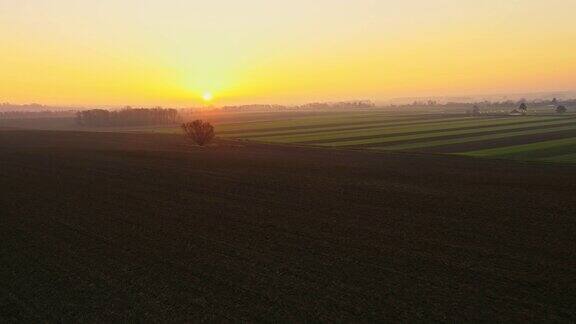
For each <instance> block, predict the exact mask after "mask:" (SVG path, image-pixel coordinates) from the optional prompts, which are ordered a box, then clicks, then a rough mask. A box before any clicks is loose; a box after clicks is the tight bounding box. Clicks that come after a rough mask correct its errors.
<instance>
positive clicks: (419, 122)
mask: <svg viewBox="0 0 576 324" xmlns="http://www.w3.org/2000/svg"><path fill="white" fill-rule="evenodd" d="M253 118H254V120H251V119H250V118H248V117H247V116H245V118H244V120H242V121H240V122H236V121H235V122H218V121H217V120H216V121H215V123H216V125H217V129H218V133H219V134H220V136H222V137H227V138H237V139H244V140H251V141H260V142H270V143H285V144H298V145H313V146H321V147H334V148H350V149H367V150H394V151H411V152H427V153H445V154H459V155H467V156H474V157H485V158H502V159H517V160H537V161H545V162H561V163H576V115H574V114H566V115H553V114H548V115H530V116H505V115H502V116H483V117H468V116H465V115H463V114H398V113H390V112H382V111H377V112H365V111H364V112H356V113H324V114H315V115H312V116H308V115H292V116H288V117H287V118H274V116H273V115H272V114H271V115H270V116H269V118H264V117H263V116H262V115H261V116H260V118H256V117H253Z"/></svg>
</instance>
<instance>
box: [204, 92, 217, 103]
mask: <svg viewBox="0 0 576 324" xmlns="http://www.w3.org/2000/svg"><path fill="white" fill-rule="evenodd" d="M202 99H203V100H204V101H205V102H210V101H212V100H213V99H214V96H213V95H212V93H210V92H205V93H204V94H203V95H202Z"/></svg>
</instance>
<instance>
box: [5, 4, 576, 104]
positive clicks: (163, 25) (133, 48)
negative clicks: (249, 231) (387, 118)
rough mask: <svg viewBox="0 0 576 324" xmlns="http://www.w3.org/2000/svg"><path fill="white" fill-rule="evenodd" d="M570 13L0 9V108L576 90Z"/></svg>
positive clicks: (526, 7)
mask: <svg viewBox="0 0 576 324" xmlns="http://www.w3.org/2000/svg"><path fill="white" fill-rule="evenodd" d="M575 13H576V1H574V0H546V1H544V0H482V1H462V0H458V1H457V0H435V1H431V0H405V1H385V0H356V1H351V0H346V1H344V0H315V1H309V0H306V1H305V0H292V1H275V0H244V1H239V0H212V1H196V0H194V1H190V0H163V1H160V0H13V1H11V0H0V40H1V41H2V47H1V50H0V101H2V102H12V103H28V102H39V103H43V104H51V105H111V106H112V105H125V104H126V105H127V104H130V105H146V106H150V105H164V106H180V107H183V106H193V105H197V104H201V103H202V101H203V97H206V98H207V99H212V100H213V102H214V104H232V103H264V102H266V103H301V102H307V101H333V100H351V99H373V100H385V99H388V98H393V97H402V96H443V95H462V94H466V95H472V94H484V93H495V92H497V93H505V92H531V91H538V92H539V91H552V90H554V91H556V90H575V89H576V20H575V18H574V14H575ZM209 97H213V98H209Z"/></svg>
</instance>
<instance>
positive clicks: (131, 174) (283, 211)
mask: <svg viewBox="0 0 576 324" xmlns="http://www.w3.org/2000/svg"><path fill="white" fill-rule="evenodd" d="M575 180H576V168H575V167H570V166H559V165H556V166H555V165H546V164H530V163H516V162H511V161H510V162H509V161H490V160H483V159H472V158H464V157H450V156H437V155H423V154H408V153H371V152H360V151H346V150H330V149H319V148H312V147H310V148H306V147H290V146H275V145H260V144H250V143H243V142H221V143H218V145H216V146H213V147H208V148H203V149H199V148H195V147H192V146H190V145H189V144H188V143H186V142H185V141H184V140H183V139H182V138H180V137H179V136H173V135H154V134H112V133H75V132H45V131H0V190H1V192H0V213H1V215H2V216H1V217H0V238H1V242H0V322H4V321H33V322H44V321H48V322H71V321H73V322H111V321H116V322H119V321H131V322H135V321H136V322H142V321H157V322H166V321H170V322H182V321H188V322H193V321H242V320H244V321H306V320H308V321H325V322H333V321H365V322H368V321H379V320H404V321H413V320H420V321H446V322H455V321H456V322H461V321H482V320H483V321H494V320H499V321H566V322H568V321H576V309H575V308H574V305H575V303H576V280H574V278H576V241H575V240H574V237H575V236H576V218H575V217H574V215H575V214H576V213H575V211H576V196H575V195H576V181H575Z"/></svg>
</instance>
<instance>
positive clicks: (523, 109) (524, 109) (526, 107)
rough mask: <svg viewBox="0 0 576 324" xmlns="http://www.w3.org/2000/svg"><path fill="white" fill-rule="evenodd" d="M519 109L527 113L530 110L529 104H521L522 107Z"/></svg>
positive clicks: (524, 113)
mask: <svg viewBox="0 0 576 324" xmlns="http://www.w3.org/2000/svg"><path fill="white" fill-rule="evenodd" d="M518 110H519V111H520V112H521V113H522V114H523V115H526V113H527V112H528V106H527V105H526V103H525V102H523V103H521V104H520V107H518Z"/></svg>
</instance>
